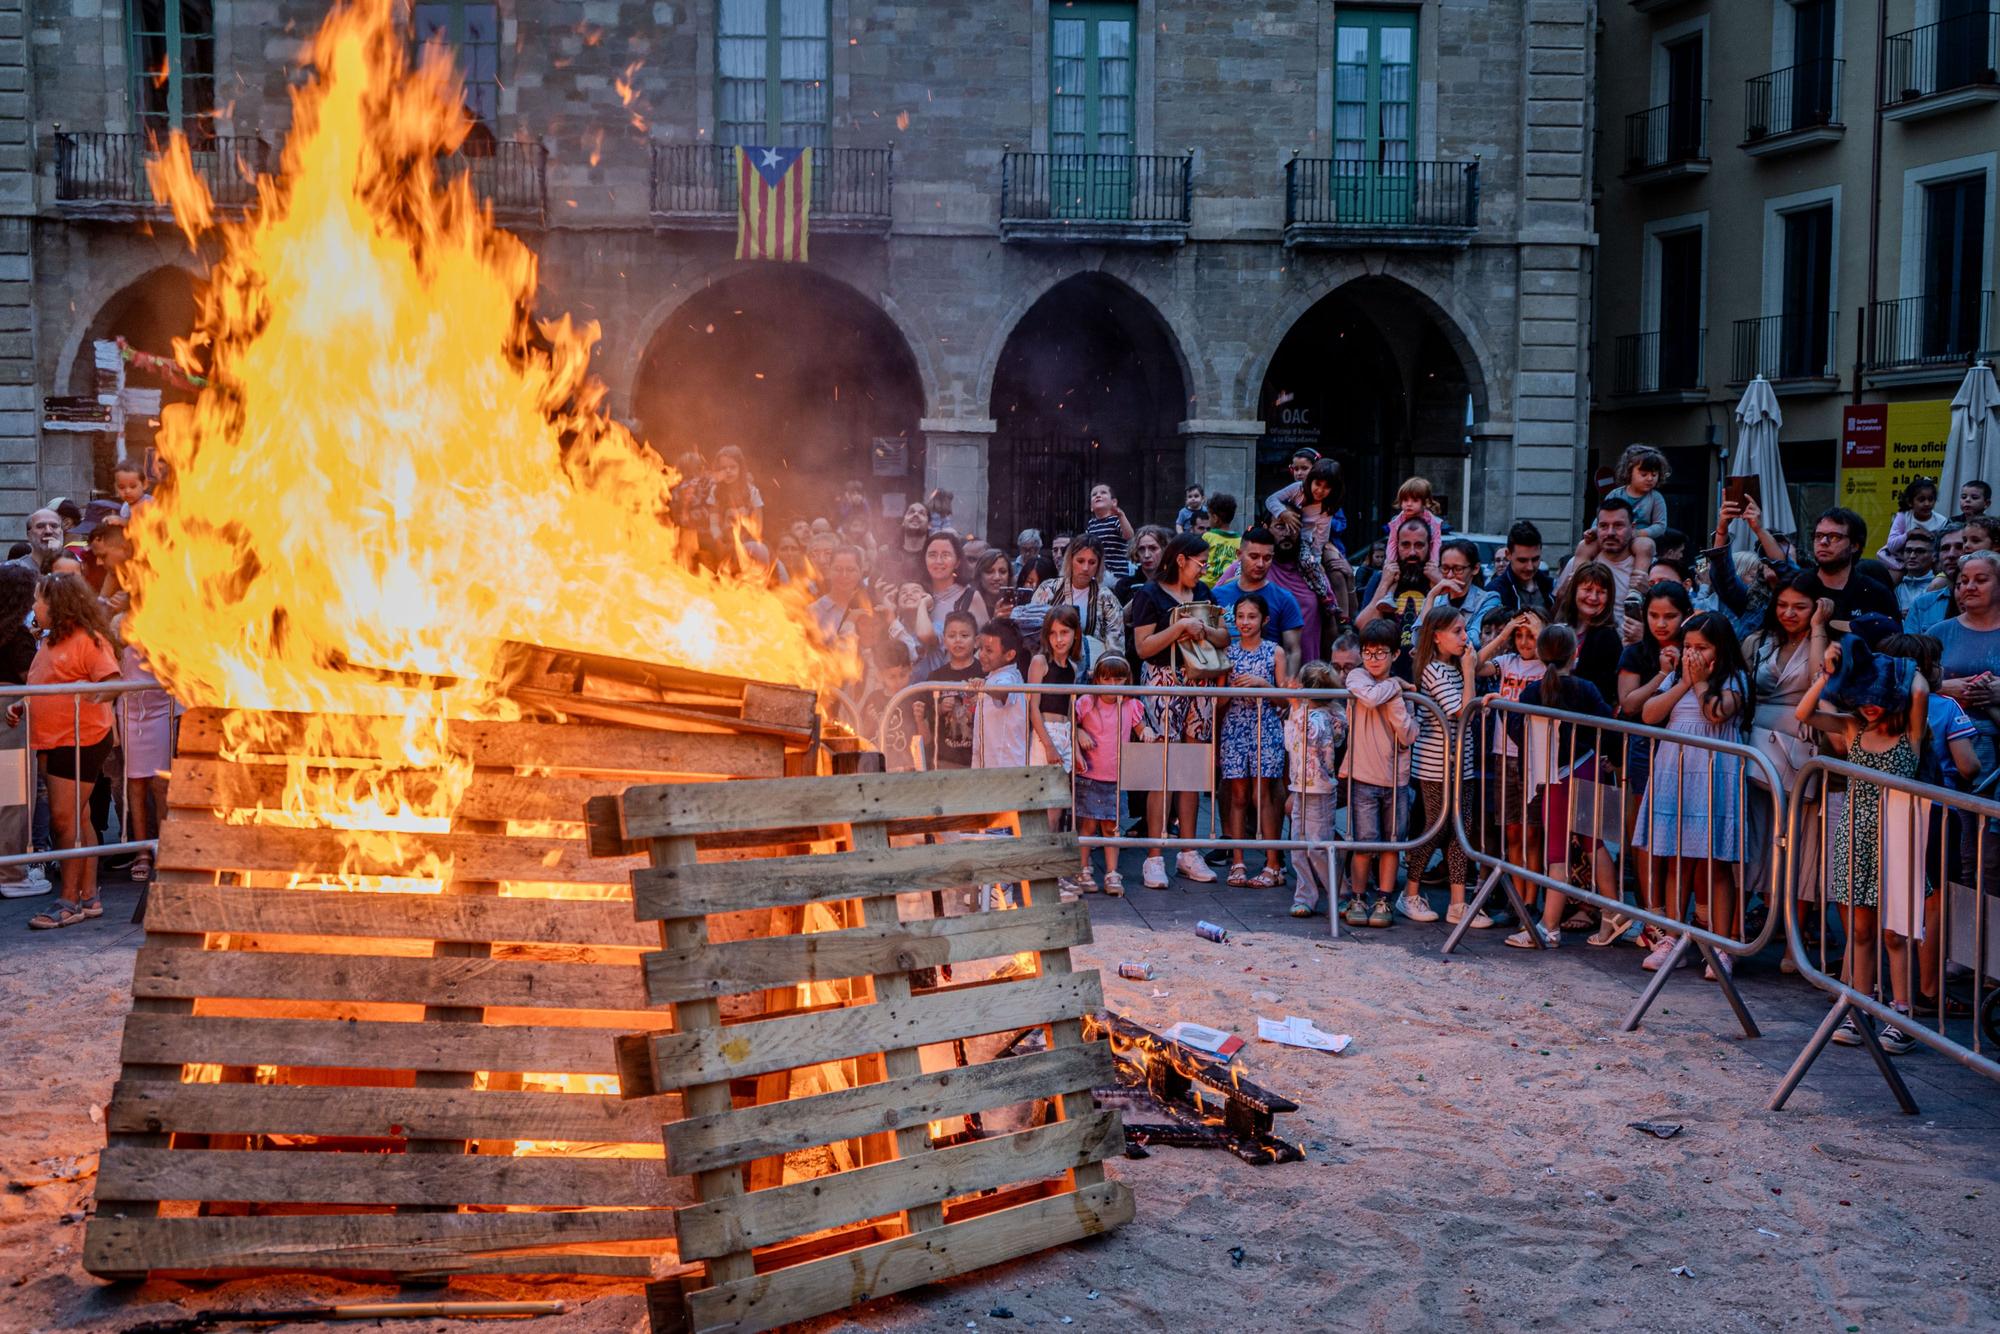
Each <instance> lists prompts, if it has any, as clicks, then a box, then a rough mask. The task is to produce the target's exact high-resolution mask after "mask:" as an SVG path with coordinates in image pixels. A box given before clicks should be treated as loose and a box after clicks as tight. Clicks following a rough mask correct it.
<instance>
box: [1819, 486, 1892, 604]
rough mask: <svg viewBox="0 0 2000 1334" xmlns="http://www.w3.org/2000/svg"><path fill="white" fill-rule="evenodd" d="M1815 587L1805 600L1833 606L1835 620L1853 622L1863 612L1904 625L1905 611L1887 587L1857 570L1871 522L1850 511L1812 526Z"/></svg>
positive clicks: (1832, 513)
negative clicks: (1903, 613)
mask: <svg viewBox="0 0 2000 1334" xmlns="http://www.w3.org/2000/svg"><path fill="white" fill-rule="evenodd" d="M1812 544H1813V551H1812V554H1813V564H1814V565H1815V566H1816V567H1817V568H1816V569H1814V570H1813V571H1812V573H1811V575H1810V576H1809V579H1810V581H1811V583H1812V585H1813V586H1812V587H1809V588H1807V589H1806V590H1805V592H1806V596H1808V597H1813V598H1825V599H1827V600H1828V601H1830V602H1831V603H1833V619H1835V620H1836V621H1851V620H1853V619H1854V618H1855V617H1856V616H1857V615H1860V614H1862V613H1864V612H1869V613H1873V614H1874V615H1877V616H1886V617H1888V618H1889V619H1890V620H1892V621H1894V622H1896V623H1897V624H1898V625H1901V624H1902V620H1903V617H1902V610H1901V608H1899V607H1897V605H1896V595H1895V594H1894V593H1891V592H1890V591H1889V589H1888V588H1887V586H1885V585H1883V584H1881V583H1878V582H1877V581H1875V580H1873V579H1870V578H1869V577H1868V576H1867V575H1865V574H1862V573H1861V572H1860V571H1859V570H1856V569H1855V568H1854V562H1855V559H1856V558H1857V557H1859V556H1860V554H1861V552H1862V550H1863V549H1864V548H1865V547H1866V546H1867V544H1868V521H1867V520H1866V519H1863V518H1862V517H1861V516H1860V515H1859V514H1856V513H1855V512H1854V511H1853V510H1851V509H1845V508H1843V507H1841V506H1839V505H1836V506H1834V507H1833V508H1832V509H1830V510H1828V511H1827V512H1826V513H1824V514H1822V515H1820V516H1819V521H1818V522H1816V523H1814V524H1813V534H1812Z"/></svg>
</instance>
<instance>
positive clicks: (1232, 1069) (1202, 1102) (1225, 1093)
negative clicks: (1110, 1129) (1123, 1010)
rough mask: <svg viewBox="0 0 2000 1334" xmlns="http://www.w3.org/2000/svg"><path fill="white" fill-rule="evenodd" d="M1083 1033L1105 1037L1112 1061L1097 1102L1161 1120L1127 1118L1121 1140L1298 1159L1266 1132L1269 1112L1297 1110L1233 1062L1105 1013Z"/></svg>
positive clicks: (1256, 1158) (1293, 1148)
mask: <svg viewBox="0 0 2000 1334" xmlns="http://www.w3.org/2000/svg"><path fill="white" fill-rule="evenodd" d="M1083 1030H1084V1035H1085V1036H1086V1037H1091V1038H1108V1039H1110V1042H1111V1051H1112V1054H1113V1055H1114V1056H1115V1057H1116V1058H1117V1070H1118V1082H1117V1084H1116V1085H1115V1086H1113V1087H1109V1088H1100V1089H1098V1090H1096V1093H1097V1097H1098V1100H1099V1101H1100V1102H1104V1103H1106V1104H1109V1105H1111V1106H1116V1107H1121V1108H1123V1109H1124V1110H1126V1111H1127V1112H1128V1113H1129V1112H1137V1113H1140V1114H1141V1115H1159V1114H1164V1115H1165V1117H1166V1118H1167V1119H1166V1120H1165V1121H1162V1122H1138V1121H1129V1120H1128V1121H1127V1122H1126V1123H1125V1137H1126V1138H1127V1139H1128V1140H1130V1141H1131V1142H1132V1143H1134V1144H1138V1145H1153V1144H1163V1145H1170V1146H1173V1147H1176V1148H1191V1149H1227V1150H1229V1151H1230V1152H1231V1153H1233V1154H1235V1155H1236V1156H1237V1157H1238V1158H1241V1159H1242V1160H1243V1161H1244V1162H1246V1163H1250V1164H1252V1165H1255V1166H1260V1167H1261V1166H1265V1165H1267V1164H1271V1163H1295V1162H1298V1161H1299V1160H1300V1159H1302V1158H1303V1157H1304V1156H1305V1154H1304V1153H1303V1152H1302V1151H1301V1150H1300V1148H1299V1146H1298V1145H1297V1144H1294V1143H1292V1142H1291V1141H1289V1140H1284V1139H1279V1138H1278V1137H1277V1136H1276V1135H1275V1134H1273V1133H1272V1117H1273V1116H1274V1115H1275V1114H1277V1113H1280V1112H1296V1111H1297V1110H1299V1105H1298V1104H1297V1103H1296V1102H1293V1101H1292V1100H1291V1099H1290V1098H1287V1097H1286V1096H1284V1095H1283V1094H1282V1093H1273V1092H1272V1091H1271V1090H1269V1089H1267V1088H1264V1087H1263V1086H1262V1085H1260V1084H1257V1083H1255V1082H1253V1081H1251V1080H1249V1079H1246V1078H1245V1077H1244V1075H1243V1071H1242V1070H1241V1068H1239V1067H1238V1066H1237V1065H1236V1064H1235V1063H1234V1062H1230V1061H1218V1060H1216V1059H1215V1058H1214V1057H1213V1056H1210V1055H1208V1054H1207V1053H1206V1052H1200V1051H1196V1050H1195V1049H1194V1048H1192V1047H1189V1046H1185V1045H1183V1044H1181V1043H1178V1042H1175V1041H1174V1040H1173V1039H1171V1038H1169V1037H1167V1036H1166V1035H1165V1034H1164V1033H1155V1032H1154V1031H1153V1030H1152V1029H1150V1028H1147V1027H1146V1026H1145V1025H1143V1024H1138V1023H1134V1022H1133V1021H1132V1020H1130V1019H1127V1018H1126V1017H1125V1016H1124V1015H1122V1014H1115V1013H1112V1012H1110V1011H1106V1012H1105V1014H1104V1015H1103V1017H1102V1018H1100V1017H1098V1016H1096V1015H1091V1016H1089V1017H1087V1018H1085V1019H1084V1021H1083Z"/></svg>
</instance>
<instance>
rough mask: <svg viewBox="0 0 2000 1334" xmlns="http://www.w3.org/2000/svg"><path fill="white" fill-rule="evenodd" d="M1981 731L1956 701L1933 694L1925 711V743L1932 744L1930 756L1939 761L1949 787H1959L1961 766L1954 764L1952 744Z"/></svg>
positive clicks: (1945, 783)
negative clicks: (1959, 769) (1959, 768)
mask: <svg viewBox="0 0 2000 1334" xmlns="http://www.w3.org/2000/svg"><path fill="white" fill-rule="evenodd" d="M1978 730H1979V729H1978V727H1976V726H1975V725H1974V724H1973V721H1972V719H1971V718H1970V717H1969V716H1967V714H1966V712H1965V709H1964V708H1963V707H1961V706H1960V704H1959V702H1958V701H1957V700H1955V699H1952V698H1951V697H1950V696H1948V695H1940V694H1937V693H1935V692H1933V693H1932V694H1931V695H1930V697H1929V704H1928V706H1927V707H1926V708H1925V710H1924V740H1925V741H1926V742H1928V743H1929V745H1930V748H1931V756H1932V758H1934V759H1936V760H1937V764H1938V769H1939V771H1940V772H1941V773H1942V774H1943V781H1944V785H1945V786H1946V787H1957V786H1958V785H1959V778H1958V766H1957V765H1956V764H1953V763H1952V761H1951V743H1952V742H1954V741H1956V740H1958V739H1959V738H1961V737H1969V736H1971V735H1972V734H1973V733H1975V732H1977V731H1978ZM1975 776H1976V775H1975Z"/></svg>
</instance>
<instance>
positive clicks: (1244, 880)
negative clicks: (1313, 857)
mask: <svg viewBox="0 0 2000 1334" xmlns="http://www.w3.org/2000/svg"><path fill="white" fill-rule="evenodd" d="M1270 619H1271V607H1270V604H1269V603H1268V602H1266V601H1265V600H1264V595H1263V594H1262V593H1245V594H1244V595H1243V596H1242V597H1241V598H1239V599H1237V602H1236V632H1237V635H1238V639H1237V642H1236V643H1233V644H1231V645H1230V646H1229V683H1230V684H1231V685H1233V686H1238V687H1259V686H1261V687H1271V686H1275V685H1277V684H1278V683H1279V682H1280V681H1282V680H1284V679H1285V651H1284V650H1283V649H1281V648H1279V647H1278V646H1277V645H1276V644H1273V643H1271V642H1270V641H1268V640H1266V639H1265V638H1264V630H1265V628H1266V627H1267V626H1268V624H1269V622H1270ZM1220 744H1221V747H1222V777H1223V781H1224V782H1225V783H1227V784H1228V789H1229V791H1228V798H1229V812H1228V827H1229V837H1230V838H1231V839H1242V838H1244V837H1245V834H1244V829H1245V827H1246V826H1247V825H1248V824H1249V822H1250V818H1251V815H1252V814H1253V813H1255V815H1256V817H1257V827H1258V834H1257V836H1258V837H1259V838H1264V839H1276V838H1277V837H1278V830H1279V826H1280V824H1281V823H1282V821H1283V820H1284V817H1285V798H1284V790H1283V786H1282V785H1283V782H1284V778H1285V771H1286V768H1287V765H1286V761H1285V720H1284V716H1283V715H1282V714H1281V713H1279V711H1278V702H1277V700H1275V699H1272V698H1264V699H1232V700H1230V701H1228V707H1227V709H1226V710H1225V711H1224V713H1223V715H1222V732H1221V736H1220ZM1229 883H1230V884H1232V885H1238V886H1244V885H1254V886H1256V887H1258V888H1259V889H1270V888H1273V887H1274V886H1277V885H1282V884H1284V883H1285V872H1284V869H1283V868H1282V867H1281V866H1280V865H1279V862H1278V854H1277V853H1276V852H1272V851H1269V850H1266V851H1265V853H1264V869H1263V870H1261V871H1259V872H1258V873H1257V875H1256V877H1255V878H1254V879H1253V878H1252V877H1251V875H1250V873H1249V871H1248V870H1247V869H1246V868H1245V867H1244V865H1243V849H1242V848H1240V847H1239V848H1236V849H1234V850H1232V851H1231V853H1230V862H1229Z"/></svg>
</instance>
